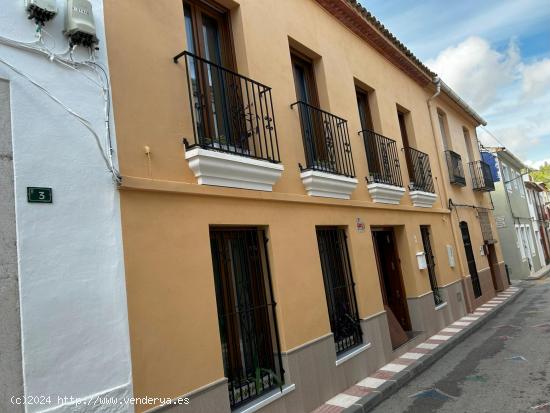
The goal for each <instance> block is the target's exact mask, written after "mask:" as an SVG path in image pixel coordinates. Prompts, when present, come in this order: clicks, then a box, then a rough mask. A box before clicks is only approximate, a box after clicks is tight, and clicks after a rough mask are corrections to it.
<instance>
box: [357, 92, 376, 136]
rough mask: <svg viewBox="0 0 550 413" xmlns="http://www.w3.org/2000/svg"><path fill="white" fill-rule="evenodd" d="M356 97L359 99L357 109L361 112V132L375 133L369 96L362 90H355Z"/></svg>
mask: <svg viewBox="0 0 550 413" xmlns="http://www.w3.org/2000/svg"><path fill="white" fill-rule="evenodd" d="M355 96H356V98H357V109H358V111H359V120H360V122H361V130H371V131H374V126H373V124H372V114H371V110H370V105H369V94H368V92H365V91H364V90H362V89H359V88H356V89H355Z"/></svg>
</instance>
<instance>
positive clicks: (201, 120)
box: [174, 51, 280, 163]
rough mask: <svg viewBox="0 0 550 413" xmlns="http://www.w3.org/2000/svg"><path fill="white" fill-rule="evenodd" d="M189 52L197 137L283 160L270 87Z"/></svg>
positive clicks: (209, 145) (220, 147) (204, 144)
mask: <svg viewBox="0 0 550 413" xmlns="http://www.w3.org/2000/svg"><path fill="white" fill-rule="evenodd" d="M181 56H185V65H186V69H187V86H188V89H189V103H190V105H191V116H192V120H193V141H192V142H188V141H187V140H185V144H186V147H187V149H191V148H193V147H196V146H199V147H201V148H205V149H210V150H216V151H221V152H229V153H233V154H236V155H241V156H247V157H251V158H257V159H262V160H266V161H269V162H273V163H279V162H280V154H279V144H278V140H277V129H276V127H275V115H274V111H273V102H272V99H271V88H270V87H268V86H265V85H262V84H261V83H259V82H256V81H255V80H252V79H249V78H247V77H245V76H242V75H240V74H238V73H236V72H234V71H232V70H229V69H226V68H224V67H222V66H220V65H218V64H216V63H213V62H210V61H208V60H206V59H203V58H202V57H199V56H197V55H194V54H193V53H190V52H187V51H186V52H182V53H180V54H179V55H178V56H176V57H175V58H174V59H175V60H176V61H177V59H179V58H180V57H181Z"/></svg>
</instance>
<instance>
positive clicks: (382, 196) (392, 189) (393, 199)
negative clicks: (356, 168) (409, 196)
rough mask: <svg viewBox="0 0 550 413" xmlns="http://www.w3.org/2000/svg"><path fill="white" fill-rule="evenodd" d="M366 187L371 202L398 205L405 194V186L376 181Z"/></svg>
mask: <svg viewBox="0 0 550 413" xmlns="http://www.w3.org/2000/svg"><path fill="white" fill-rule="evenodd" d="M367 188H368V190H369V194H370V196H371V198H372V202H376V203H380V204H392V205H398V204H399V202H401V198H402V197H403V195H404V194H405V188H402V187H400V186H393V185H388V184H380V183H377V182H374V183H372V184H368V185H367Z"/></svg>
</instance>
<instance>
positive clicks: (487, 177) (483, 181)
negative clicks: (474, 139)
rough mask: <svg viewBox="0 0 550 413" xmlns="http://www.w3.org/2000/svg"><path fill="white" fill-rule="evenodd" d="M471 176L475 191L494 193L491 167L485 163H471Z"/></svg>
mask: <svg viewBox="0 0 550 413" xmlns="http://www.w3.org/2000/svg"><path fill="white" fill-rule="evenodd" d="M469 165H470V175H471V176H472V186H473V189H474V191H484V192H489V191H494V190H495V183H494V182H493V175H492V174H491V167H490V166H489V164H487V163H485V162H483V161H474V162H470V164H469Z"/></svg>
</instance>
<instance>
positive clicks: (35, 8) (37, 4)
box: [25, 0, 57, 25]
mask: <svg viewBox="0 0 550 413" xmlns="http://www.w3.org/2000/svg"><path fill="white" fill-rule="evenodd" d="M25 9H26V10H27V12H28V13H29V19H31V20H34V21H35V22H36V24H40V25H43V24H44V23H45V22H47V21H48V20H51V19H53V18H54V17H55V15H56V14H57V4H56V0H25Z"/></svg>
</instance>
